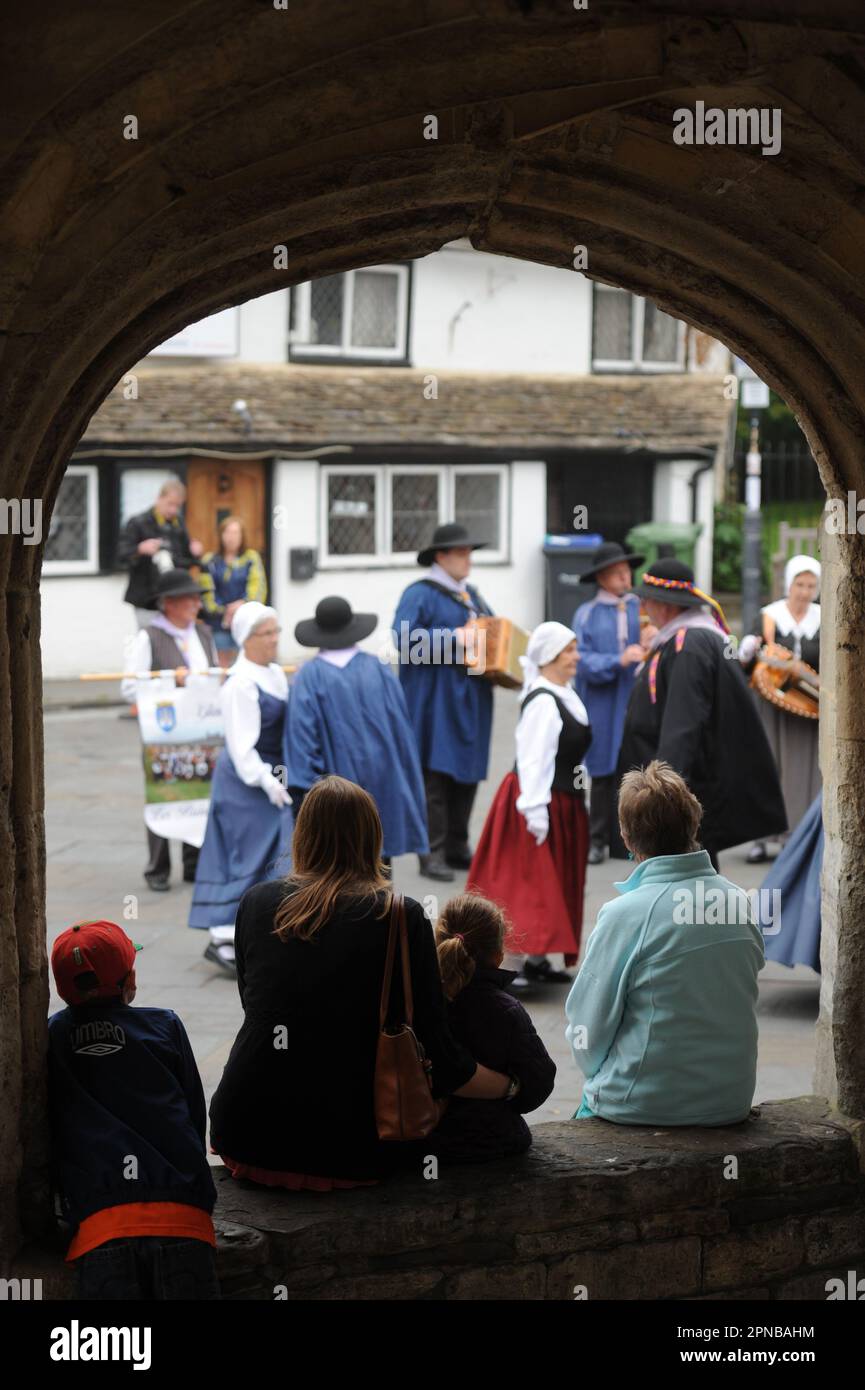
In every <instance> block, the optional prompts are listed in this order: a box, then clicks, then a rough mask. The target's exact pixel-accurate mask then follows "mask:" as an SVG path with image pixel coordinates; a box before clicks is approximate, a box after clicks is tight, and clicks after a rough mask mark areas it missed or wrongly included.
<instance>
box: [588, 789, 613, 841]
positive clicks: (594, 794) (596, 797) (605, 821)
mask: <svg viewBox="0 0 865 1390" xmlns="http://www.w3.org/2000/svg"><path fill="white" fill-rule="evenodd" d="M616 800H617V798H616V774H615V772H611V773H610V774H609V775H608V776H607V777H593V778H592V789H591V794H590V796H589V839H590V841H591V844H592V848H593V849H606V848H607V846H608V845H609V843H610V835H611V831H612V825H613V811H614V809H615V806H616Z"/></svg>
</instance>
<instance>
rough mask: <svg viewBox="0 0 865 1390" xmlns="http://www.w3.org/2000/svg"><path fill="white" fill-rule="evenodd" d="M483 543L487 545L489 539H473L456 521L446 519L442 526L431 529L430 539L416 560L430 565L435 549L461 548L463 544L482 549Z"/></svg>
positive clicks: (420, 563)
mask: <svg viewBox="0 0 865 1390" xmlns="http://www.w3.org/2000/svg"><path fill="white" fill-rule="evenodd" d="M485 545H489V541H473V540H472V538H471V536H470V535H469V533H468V531H467V530H466V528H465V527H464V526H460V524H459V522H458V521H446V522H445V524H444V526H437V527H436V529H435V530H434V531H433V538H432V540H431V541H430V543H429V545H428V546H427V547H426V549H425V550H422V551H421V552H420V553H419V555H418V557H417V562H418V564H419V565H431V564H432V562H433V560H434V559H435V556H436V551H437V550H461V549H462V548H464V547H465V546H468V548H469V549H470V550H483V548H484V546H485Z"/></svg>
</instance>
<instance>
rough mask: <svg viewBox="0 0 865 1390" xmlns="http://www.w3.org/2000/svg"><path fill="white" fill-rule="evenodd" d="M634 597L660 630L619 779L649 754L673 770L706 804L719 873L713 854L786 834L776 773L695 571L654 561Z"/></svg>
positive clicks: (634, 698)
mask: <svg viewBox="0 0 865 1390" xmlns="http://www.w3.org/2000/svg"><path fill="white" fill-rule="evenodd" d="M635 592H636V593H637V594H638V595H639V597H640V598H641V599H642V600H643V602H644V605H645V608H646V612H647V613H648V615H649V620H650V621H651V622H652V623H653V624H654V625H655V626H656V627H657V629H658V631H657V633H656V635H655V637H654V638H653V639H652V643H651V646H650V649H649V652H648V654H647V657H646V660H645V662H644V664H643V665H642V667H641V668H640V670H639V672H638V674H637V679H636V682H635V685H634V689H633V691H632V692H631V698H630V702H629V704H628V712H627V715H626V717H625V729H624V734H623V737H622V749H621V753H620V755H619V766H618V775H619V779H621V778H622V777H623V776H624V774H625V773H626V772H628V771H629V770H630V769H631V768H634V767H645V766H646V764H647V763H650V762H651V761H652V760H653V759H654V758H660V759H662V760H663V761H664V762H667V763H669V764H670V766H671V767H673V768H675V770H676V772H678V773H679V774H680V776H682V777H684V778H685V780H686V782H687V783H688V786H689V787H690V788H691V791H692V792H693V793H694V795H695V796H696V797H697V798H698V800H699V801H700V802H701V804H702V806H703V822H702V830H701V838H702V843H703V848H704V849H706V850H708V852H709V855H710V857H711V859H712V863H713V864H714V865H715V867H716V868H717V864H718V852H719V850H722V849H729V848H730V846H731V845H740V844H743V843H744V842H745V841H750V840H756V839H763V838H765V837H766V836H768V835H774V834H778V833H779V832H780V831H782V830H786V828H787V817H786V813H785V811H784V799H783V797H782V795H781V786H780V783H779V780H778V771H777V768H776V767H775V761H774V759H773V757H772V751H771V749H770V747H769V742H768V740H767V738H766V734H765V731H764V729H763V725H762V723H761V722H760V717H759V714H758V712H757V709H756V706H755V703H754V699H753V696H752V695H751V692H750V690H749V689H748V684H747V681H746V678H745V676H744V674H743V672H742V669H741V666H740V664H739V661H738V660H737V658H736V652H735V649H734V646H733V643H732V641H731V640H730V635H729V628H728V627H727V624H726V621H725V619H724V614H723V612H722V611H721V608H720V605H719V604H718V603H716V601H715V600H714V599H713V598H711V597H710V596H709V595H708V594H706V593H703V591H702V590H701V589H698V588H697V586H696V584H695V583H694V571H693V570H692V569H691V568H690V567H689V566H688V565H685V564H683V563H682V562H681V561H680V560H673V559H664V560H657V561H655V563H654V564H652V565H650V566H649V567H648V568H647V569H646V570H645V572H644V574H643V578H642V581H641V583H640V584H639V585H638V586H637V588H636V591H635ZM707 610H709V611H707ZM614 857H616V858H624V849H623V848H619V847H617V850H616V852H615V854H614Z"/></svg>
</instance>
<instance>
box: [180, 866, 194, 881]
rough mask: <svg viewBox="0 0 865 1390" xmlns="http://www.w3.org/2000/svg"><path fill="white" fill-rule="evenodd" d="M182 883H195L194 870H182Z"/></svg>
mask: <svg viewBox="0 0 865 1390" xmlns="http://www.w3.org/2000/svg"><path fill="white" fill-rule="evenodd" d="M183 882H184V883H194V882H195V870H194V869H184V870H183Z"/></svg>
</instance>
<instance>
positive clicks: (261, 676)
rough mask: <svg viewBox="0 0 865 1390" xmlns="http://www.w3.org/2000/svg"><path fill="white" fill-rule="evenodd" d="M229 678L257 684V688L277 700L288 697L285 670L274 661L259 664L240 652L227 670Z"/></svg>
mask: <svg viewBox="0 0 865 1390" xmlns="http://www.w3.org/2000/svg"><path fill="white" fill-rule="evenodd" d="M229 675H230V679H231V680H242V681H248V682H251V683H252V684H253V685H257V686H258V688H259V690H263V691H264V692H265V694H267V695H273V696H274V697H275V698H276V699H277V700H287V699H288V681H287V680H286V679H285V672H284V671H283V669H282V667H281V666H277V664H276V662H275V661H271V662H270V664H269V665H267V666H261V665H259V663H258V662H257V661H250V659H249V657H248V656H244V654H243V652H241V653H240V655H239V656H238V658H237V660H236V661H235V663H234V665H233V666H232V667H231V671H230V672H229Z"/></svg>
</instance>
